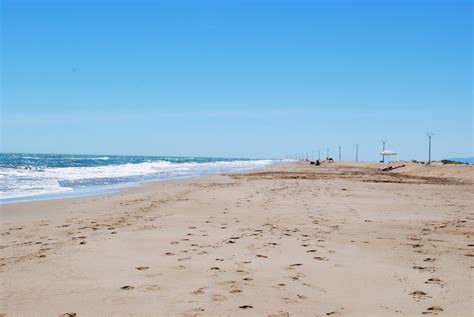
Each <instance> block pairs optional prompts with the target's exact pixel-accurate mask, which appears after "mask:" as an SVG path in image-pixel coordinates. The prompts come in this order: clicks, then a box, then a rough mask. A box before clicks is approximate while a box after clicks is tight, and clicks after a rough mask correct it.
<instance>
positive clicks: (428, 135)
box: [426, 132, 434, 165]
mask: <svg viewBox="0 0 474 317" xmlns="http://www.w3.org/2000/svg"><path fill="white" fill-rule="evenodd" d="M433 135H434V133H431V132H428V133H426V136H427V137H428V165H429V164H431V138H432V137H433Z"/></svg>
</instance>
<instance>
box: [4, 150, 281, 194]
mask: <svg viewBox="0 0 474 317" xmlns="http://www.w3.org/2000/svg"><path fill="white" fill-rule="evenodd" d="M274 162H275V161H273V160H255V159H243V158H216V157H173V156H124V155H68V154H17V153H0V202H14V201H25V200H42V199H52V198H61V197H74V196H83V195H95V194H104V193H109V192H115V191H117V190H120V188H123V187H126V186H133V185H137V184H140V183H141V182H143V181H149V180H165V179H176V178H186V177H193V176H201V175H209V174H215V173H225V172H238V171H246V170H251V169H255V168H260V167H264V166H268V165H271V164H272V163H274Z"/></svg>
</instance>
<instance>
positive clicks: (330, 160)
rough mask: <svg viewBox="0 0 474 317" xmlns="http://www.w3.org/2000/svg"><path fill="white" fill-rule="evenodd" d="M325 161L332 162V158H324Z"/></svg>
mask: <svg viewBox="0 0 474 317" xmlns="http://www.w3.org/2000/svg"><path fill="white" fill-rule="evenodd" d="M326 161H328V163H334V159H333V158H332V157H328V158H326Z"/></svg>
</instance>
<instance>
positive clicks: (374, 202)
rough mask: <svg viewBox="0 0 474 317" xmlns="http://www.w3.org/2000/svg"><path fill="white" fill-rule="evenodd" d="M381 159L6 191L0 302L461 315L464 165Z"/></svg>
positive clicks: (466, 267) (37, 311)
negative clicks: (395, 165)
mask: <svg viewBox="0 0 474 317" xmlns="http://www.w3.org/2000/svg"><path fill="white" fill-rule="evenodd" d="M385 165H386V164H385ZM378 167H379V165H377V163H359V164H355V163H347V162H344V163H333V164H323V165H322V166H320V167H314V166H310V165H309V163H308V164H306V163H302V162H291V163H285V162H284V163H282V164H280V163H276V164H274V165H272V166H270V167H265V168H263V169H258V170H252V171H246V172H243V173H242V172H235V173H225V174H214V175H206V176H200V177H194V178H190V179H186V180H166V181H152V182H149V183H144V184H143V185H141V186H138V187H132V188H128V189H127V190H125V191H122V192H120V193H115V194H111V195H103V196H88V197H76V198H64V199H58V200H48V201H35V202H20V203H11V204H2V205H0V216H1V219H2V223H1V231H0V233H1V235H2V244H1V250H2V258H1V260H0V265H1V266H0V268H1V270H0V282H1V284H0V296H1V299H2V301H1V305H0V313H6V314H7V315H8V316H16V315H33V314H34V315H53V316H54V315H56V316H58V315H60V314H63V313H66V312H76V313H77V314H78V315H79V316H92V315H104V314H106V315H108V314H115V315H156V314H160V315H170V316H196V315H203V316H214V315H219V314H228V315H231V316H241V315H245V316H255V315H264V316H287V315H288V314H289V315H301V316H308V315H315V314H316V315H328V314H330V315H333V316H341V315H350V316H366V315H378V316H392V315H398V314H402V315H419V314H422V313H432V312H435V313H439V314H447V315H461V316H464V315H469V314H470V312H471V311H472V310H473V308H474V307H473V304H472V289H471V285H470V280H472V278H473V276H472V256H473V255H474V250H473V249H474V248H473V247H472V246H474V241H472V230H473V228H474V215H473V214H472V212H471V211H470V210H469V208H470V206H471V205H472V200H471V198H472V195H473V191H472V184H473V183H472V181H473V180H474V174H473V171H474V169H473V168H470V167H469V168H465V167H456V168H451V167H448V168H443V167H442V166H439V167H438V166H432V167H431V166H430V167H425V166H418V165H412V164H410V165H408V166H406V168H403V169H399V170H395V171H392V172H387V173H385V172H381V171H379V170H377V168H378ZM458 174H459V175H461V174H462V177H463V178H459V177H457V176H456V175H458ZM467 277H469V278H467ZM438 309H442V311H441V310H438Z"/></svg>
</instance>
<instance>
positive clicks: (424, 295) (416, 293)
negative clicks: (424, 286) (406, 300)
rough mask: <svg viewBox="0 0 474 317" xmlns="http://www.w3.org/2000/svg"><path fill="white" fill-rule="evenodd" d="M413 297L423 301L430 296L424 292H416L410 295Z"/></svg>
mask: <svg viewBox="0 0 474 317" xmlns="http://www.w3.org/2000/svg"><path fill="white" fill-rule="evenodd" d="M410 295H411V296H413V297H415V298H418V299H423V298H425V297H426V296H427V295H428V294H426V293H425V292H423V291H414V292H411V293H410Z"/></svg>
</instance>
